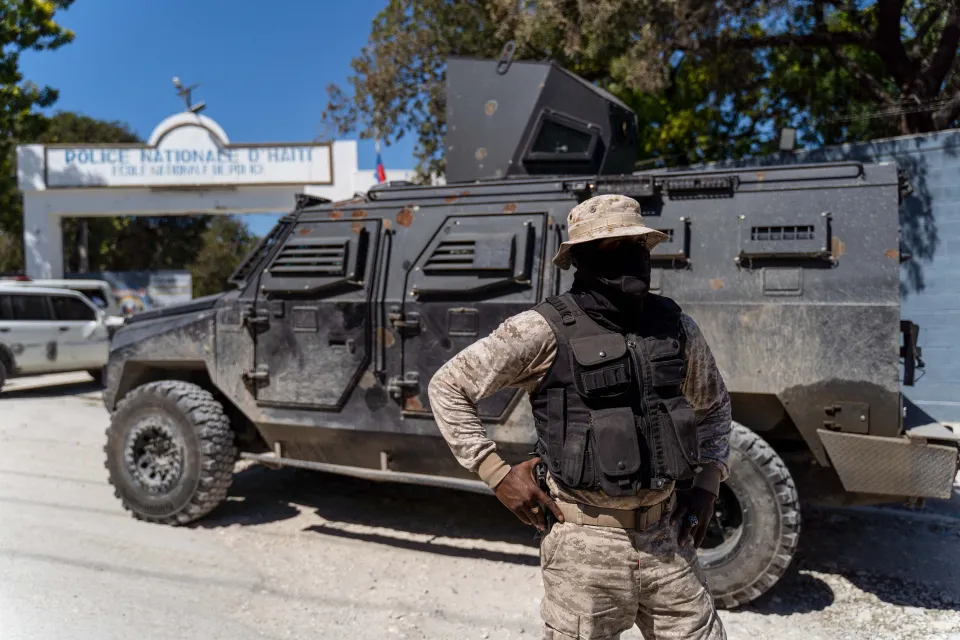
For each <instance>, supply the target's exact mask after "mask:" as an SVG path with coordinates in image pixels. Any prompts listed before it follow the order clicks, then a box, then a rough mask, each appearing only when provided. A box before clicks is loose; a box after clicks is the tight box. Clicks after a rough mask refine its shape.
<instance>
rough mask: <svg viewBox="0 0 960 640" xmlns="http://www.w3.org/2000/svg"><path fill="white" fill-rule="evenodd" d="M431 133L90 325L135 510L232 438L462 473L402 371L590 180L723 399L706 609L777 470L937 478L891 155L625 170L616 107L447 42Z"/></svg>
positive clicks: (510, 303) (210, 499)
mask: <svg viewBox="0 0 960 640" xmlns="http://www.w3.org/2000/svg"><path fill="white" fill-rule="evenodd" d="M447 132H448V134H447V141H446V148H447V149H448V154H447V183H446V184H445V185H440V186H437V185H432V186H416V185H412V184H409V183H389V184H385V185H380V186H378V187H377V188H375V189H373V190H371V191H370V192H368V193H366V194H363V195H362V197H361V196H358V197H357V198H355V199H353V200H350V201H345V202H336V203H331V202H326V201H322V200H320V199H317V198H314V197H310V196H306V195H303V196H300V197H299V198H298V200H297V203H296V208H295V210H294V211H293V213H291V214H290V215H288V216H286V217H284V218H283V219H281V220H280V221H279V223H278V224H277V226H276V227H275V228H274V229H273V230H272V231H271V232H270V233H269V234H268V235H267V236H266V237H265V238H263V240H262V241H261V242H260V244H259V245H258V246H257V247H256V248H255V249H254V251H253V252H252V253H251V254H250V255H249V256H247V257H246V259H245V260H244V262H243V263H242V264H241V266H240V267H239V269H238V270H237V272H236V273H235V274H234V276H233V278H232V282H233V284H234V285H235V286H236V288H235V289H233V290H232V291H229V292H227V293H223V294H220V295H216V296H211V297H207V298H201V299H198V300H194V301H192V302H190V303H188V304H185V305H180V306H176V307H170V308H165V309H160V310H155V311H148V312H145V313H141V314H138V315H137V316H134V317H133V318H130V319H128V320H127V324H126V325H125V326H124V327H123V328H122V329H120V330H119V331H118V332H117V333H116V335H115V337H114V340H113V344H112V351H111V356H110V363H109V368H108V372H109V373H108V386H107V389H106V392H105V393H104V401H105V403H106V406H107V408H108V410H109V411H110V412H111V414H112V419H111V425H110V428H109V429H108V442H107V447H106V456H107V465H108V468H109V472H110V479H111V482H112V483H113V485H114V487H115V488H116V490H117V495H118V497H119V498H120V500H121V501H122V503H123V504H124V506H125V507H126V508H128V509H129V510H130V511H132V513H133V514H134V515H135V516H136V517H138V518H142V519H144V520H149V521H153V522H161V523H169V524H183V523H187V522H191V521H193V520H196V519H197V518H200V517H202V516H204V515H205V514H207V513H209V512H210V511H211V510H213V509H215V508H216V506H217V504H218V503H219V502H220V501H221V500H223V499H224V497H225V496H226V493H227V490H228V487H229V484H230V478H231V470H232V464H233V462H234V460H235V459H236V458H237V457H238V456H239V457H244V458H249V459H253V460H257V461H261V462H268V463H271V464H279V465H289V466H298V467H304V468H308V469H317V470H325V471H335V472H339V473H347V474H351V475H356V476H360V477H368V478H373V479H384V480H393V481H401V482H415V483H423V484H435V485H440V486H448V487H454V488H460V489H465V490H471V491H481V492H485V491H488V490H487V488H486V486H485V485H483V484H482V483H481V482H480V481H479V480H477V479H476V478H475V477H471V476H470V474H469V473H468V472H467V471H466V470H464V469H463V468H461V467H460V466H459V465H458V464H457V463H456V461H455V459H454V458H453V456H452V455H450V451H449V449H448V447H447V445H446V443H445V442H444V441H443V439H442V438H441V437H440V434H439V432H438V430H437V428H436V425H435V423H434V422H433V418H432V414H431V408H430V401H429V398H428V397H427V393H426V385H427V382H429V380H430V378H431V377H432V376H433V374H434V373H435V372H436V371H437V369H438V368H439V367H440V366H441V365H442V364H443V363H444V362H446V360H447V359H449V358H450V357H452V356H453V355H454V354H456V353H457V352H458V351H460V350H461V349H463V348H464V347H465V346H467V345H469V344H470V343H472V342H474V341H475V340H477V339H478V338H480V337H482V336H485V335H487V334H488V333H489V332H490V331H491V330H493V329H494V328H495V327H496V326H498V325H499V324H500V323H501V322H502V321H503V320H504V319H506V318H507V317H509V316H512V315H514V314H516V313H518V312H520V311H523V310H526V309H529V308H531V307H532V306H534V305H535V304H536V303H537V302H539V301H541V300H543V299H544V298H546V297H547V296H550V295H553V294H556V293H559V292H561V291H563V290H565V289H566V288H567V287H568V286H569V284H570V282H571V279H572V272H561V271H560V270H559V269H557V268H555V267H554V266H552V265H551V264H550V263H549V260H548V258H547V257H548V256H552V255H553V254H554V253H555V252H556V250H557V247H558V246H559V244H560V243H561V242H562V241H563V240H564V239H565V226H564V221H565V220H566V216H567V214H568V213H569V211H570V209H571V208H572V207H573V206H575V205H576V204H577V203H578V202H582V201H583V200H585V199H587V198H589V197H591V196H594V195H597V194H604V193H619V194H625V195H628V196H630V197H632V198H635V199H637V200H638V201H639V202H640V203H641V204H642V208H643V215H644V219H645V221H646V222H647V223H648V224H649V225H650V226H653V227H655V228H657V229H659V230H661V231H662V232H664V233H665V234H667V236H668V239H667V240H666V241H664V242H662V243H661V244H660V245H658V246H657V248H656V249H655V250H654V251H653V259H654V261H655V262H654V269H653V278H652V286H651V289H652V290H653V292H654V293H662V294H664V295H667V296H669V297H671V298H672V299H674V300H676V301H677V302H678V303H679V304H680V305H681V306H682V307H683V310H684V311H685V312H686V313H687V314H689V315H690V316H691V317H693V318H694V320H695V321H696V322H697V323H698V325H699V326H700V327H701V328H702V330H703V332H704V334H705V335H706V337H707V340H708V342H709V344H710V346H711V349H712V350H713V352H714V355H715V357H716V359H717V362H718V364H719V366H720V369H721V371H722V373H723V375H724V378H725V381H726V384H727V387H728V389H729V391H730V393H731V396H732V399H733V407H734V418H735V421H736V423H735V425H734V429H733V433H732V437H731V456H730V467H731V475H730V478H729V480H728V481H727V482H726V483H724V485H723V486H722V489H721V494H720V498H719V500H718V502H717V518H716V519H715V521H714V524H713V528H712V530H711V532H710V535H709V537H708V540H707V543H706V544H705V546H704V548H703V549H701V561H702V563H703V566H704V568H705V570H706V573H707V577H708V579H709V582H710V585H711V590H712V592H713V593H714V595H715V597H716V598H717V601H718V603H719V604H720V605H721V606H725V607H732V606H736V605H738V604H743V603H746V602H749V601H751V600H753V599H754V598H756V597H758V596H760V595H761V594H762V593H764V592H765V591H766V590H768V589H769V588H770V587H772V586H773V585H774V584H775V583H776V582H777V580H778V579H779V577H780V576H781V575H782V574H783V573H784V571H785V570H786V568H787V567H788V565H789V564H790V562H791V559H792V557H793V554H794V551H795V549H796V546H797V541H798V537H799V535H800V528H801V523H800V510H799V496H798V492H797V489H796V484H795V481H794V477H795V476H796V475H798V474H800V475H802V476H803V477H804V480H805V483H804V486H810V487H812V489H810V490H809V491H810V493H808V494H807V495H805V498H817V499H840V500H843V501H845V502H848V503H849V502H866V501H891V500H896V499H900V498H904V497H905V498H923V497H928V498H948V497H950V494H951V491H952V482H953V478H954V476H955V474H956V470H957V438H958V436H957V434H955V433H954V432H953V431H951V430H950V429H949V428H947V427H945V426H943V425H927V426H925V427H924V428H923V429H922V430H907V429H905V428H904V422H903V402H902V398H901V393H900V385H901V368H902V369H903V376H904V380H903V383H904V384H912V377H913V371H914V368H915V367H916V366H917V365H919V364H921V363H920V362H919V348H918V347H917V345H916V336H917V331H916V325H914V324H912V323H910V322H909V321H901V318H900V289H899V287H900V280H899V270H900V266H899V261H898V260H894V259H891V257H890V256H891V254H895V253H896V252H897V251H898V248H899V244H898V242H899V240H898V234H899V221H898V205H899V199H900V190H901V181H900V179H899V176H898V172H897V167H896V166H895V165H893V164H864V163H858V162H846V163H833V164H817V165H804V166H783V167H765V168H764V169H763V170H762V171H751V170H743V169H739V170H729V171H701V170H698V171H677V172H655V173H632V169H633V167H634V163H635V160H636V149H637V137H638V136H637V124H636V117H635V116H634V114H633V112H631V111H630V109H629V108H627V107H626V105H624V104H623V103H621V102H620V101H619V100H617V99H616V98H615V97H613V96H611V95H609V94H608V93H606V92H604V91H602V90H600V89H598V88H597V87H595V86H593V85H591V84H589V83H587V82H585V81H583V80H582V79H580V78H579V77H577V76H575V75H573V74H571V73H569V72H568V71H566V70H564V69H562V68H560V67H558V66H556V65H554V64H552V63H539V62H537V63H535V62H519V61H511V60H509V59H506V60H500V61H489V60H475V59H458V58H454V59H451V60H450V61H449V64H448V68H447ZM480 415H481V417H482V418H483V419H484V421H485V423H486V426H487V429H488V431H489V433H490V435H491V437H492V438H493V439H494V440H496V442H497V444H498V448H499V452H500V454H501V455H502V456H503V457H504V459H506V460H507V461H508V462H511V463H516V462H519V461H521V460H523V459H525V458H526V457H527V456H528V455H529V452H530V451H531V449H532V446H533V444H534V442H535V439H536V436H535V430H534V426H533V419H532V416H531V414H530V407H529V402H528V400H527V397H526V396H525V395H524V394H522V392H520V391H515V390H503V391H500V392H498V393H497V394H495V395H493V396H492V397H490V398H487V399H485V400H483V401H482V402H481V403H480ZM787 463H789V467H788V464H787ZM808 476H809V478H808Z"/></svg>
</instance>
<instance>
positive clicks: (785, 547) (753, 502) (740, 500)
mask: <svg viewBox="0 0 960 640" xmlns="http://www.w3.org/2000/svg"><path fill="white" fill-rule="evenodd" d="M729 466H730V477H729V478H728V479H727V481H726V482H724V483H723V484H722V485H721V486H720V496H719V497H718V498H717V503H716V515H715V517H714V519H713V521H712V522H711V523H710V529H709V531H708V532H707V536H706V537H705V538H704V541H703V545H702V546H701V547H700V550H699V556H700V564H701V566H702V567H703V570H704V573H705V574H706V578H707V583H708V585H709V587H710V592H711V593H712V594H713V596H714V599H715V600H716V603H717V606H718V607H720V608H723V609H731V608H733V607H736V606H739V605H742V604H746V603H748V602H751V601H752V600H755V599H756V598H759V597H760V596H761V595H762V594H764V593H766V592H767V591H768V590H769V589H770V588H771V587H773V585H775V584H776V583H777V581H778V580H779V579H780V577H781V576H783V574H784V572H785V571H786V570H787V567H788V566H789V565H790V561H791V560H792V559H793V555H794V552H795V551H796V548H797V540H798V539H799V536H800V500H799V496H798V495H797V489H796V486H795V485H794V482H793V478H792V477H791V475H790V471H789V470H788V469H787V467H786V465H784V463H783V460H782V459H781V458H780V456H779V455H777V452H776V451H774V450H773V447H771V446H770V445H769V444H767V442H766V441H765V440H764V439H763V438H761V437H760V436H759V435H757V434H756V433H754V432H753V431H751V430H750V429H748V428H746V427H744V426H743V425H741V424H738V423H733V430H732V431H731V433H730V457H729Z"/></svg>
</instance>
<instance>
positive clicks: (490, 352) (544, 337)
mask: <svg viewBox="0 0 960 640" xmlns="http://www.w3.org/2000/svg"><path fill="white" fill-rule="evenodd" d="M556 354H557V342H556V337H555V336H554V334H553V329H551V328H550V325H549V324H548V323H547V321H546V320H545V319H544V318H543V316H541V315H540V314H539V313H537V312H536V311H533V310H530V311H524V312H523V313H520V314H517V315H515V316H513V317H511V318H508V319H507V320H506V321H504V322H503V324H501V325H500V326H499V327H498V328H497V329H495V330H494V331H493V333H491V334H490V335H489V336H487V337H485V338H483V339H481V340H478V341H477V342H474V343H473V344H472V345H470V346H469V347H467V348H466V349H464V350H463V351H461V352H460V353H458V354H457V355H455V356H454V357H453V358H452V359H450V360H449V361H447V362H446V363H445V364H444V365H443V366H442V367H441V368H440V370H439V371H437V373H436V374H435V375H434V376H433V378H432V379H431V380H430V385H429V387H428V389H427V392H428V394H429V397H430V408H431V410H432V411H433V415H434V417H435V418H436V421H437V426H438V427H439V428H440V433H441V434H442V435H443V438H444V440H446V442H447V444H448V445H449V446H450V449H451V451H453V455H454V456H455V457H456V458H457V461H458V462H460V464H461V465H463V466H464V467H466V468H467V469H469V470H470V471H473V472H476V473H478V474H479V475H480V477H481V478H482V479H483V481H484V482H486V483H487V484H488V485H489V486H491V487H495V486H496V485H497V483H499V482H500V480H502V479H503V477H504V476H506V475H507V472H508V471H509V470H510V467H509V466H508V465H507V464H506V463H505V462H504V461H503V460H502V459H501V458H500V456H499V455H497V453H496V448H497V447H496V444H495V443H494V442H493V440H491V439H490V438H489V437H487V434H486V430H485V429H484V428H483V424H482V423H481V422H480V418H479V417H478V415H477V403H478V402H480V400H482V399H484V398H486V397H488V396H491V395H493V394H494V393H496V392H497V391H499V390H500V389H503V388H504V387H517V388H520V389H523V390H524V391H526V392H528V393H530V392H532V391H533V390H534V389H535V388H536V386H537V384H538V383H539V382H540V380H542V379H543V376H544V375H545V374H546V372H547V371H548V370H549V369H550V365H551V364H553V361H554V359H555V358H556Z"/></svg>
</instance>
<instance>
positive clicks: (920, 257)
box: [727, 130, 960, 424]
mask: <svg viewBox="0 0 960 640" xmlns="http://www.w3.org/2000/svg"><path fill="white" fill-rule="evenodd" d="M842 160H859V161H865V162H889V161H895V162H896V163H897V165H898V166H899V167H900V168H902V169H903V170H904V171H905V173H906V175H907V176H908V177H909V180H910V184H911V185H912V186H913V188H914V194H913V195H912V196H910V197H909V198H907V199H906V200H904V202H903V204H902V205H901V208H900V222H901V252H902V253H909V254H911V255H912V256H913V257H912V259H911V260H909V261H907V262H906V263H904V264H903V265H902V270H901V305H902V306H901V317H902V318H903V319H905V320H912V321H913V322H916V323H917V324H918V325H920V346H921V347H922V349H923V360H924V361H925V362H926V369H925V370H924V371H922V372H918V375H919V379H918V380H917V382H916V384H915V385H914V386H912V387H904V388H903V391H904V395H905V397H906V405H907V413H908V415H907V422H908V424H910V423H914V422H916V421H919V422H925V421H926V420H925V418H927V417H930V418H934V419H936V420H939V421H941V422H950V423H960V130H951V131H943V132H939V133H935V134H927V135H922V136H904V137H899V138H890V139H885V140H875V141H873V142H869V143H863V144H856V145H844V146H840V147H828V148H825V149H818V150H816V151H809V152H795V153H791V154H782V155H779V154H778V155H775V156H769V157H765V158H761V159H757V160H750V161H743V162H740V163H737V165H738V166H759V165H772V164H790V163H807V162H823V161H842ZM727 166H729V165H727ZM924 414H926V415H924Z"/></svg>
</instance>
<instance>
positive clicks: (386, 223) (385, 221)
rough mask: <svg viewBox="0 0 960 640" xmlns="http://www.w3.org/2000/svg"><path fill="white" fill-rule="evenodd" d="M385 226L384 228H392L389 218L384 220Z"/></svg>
mask: <svg viewBox="0 0 960 640" xmlns="http://www.w3.org/2000/svg"><path fill="white" fill-rule="evenodd" d="M383 228H384V229H389V228H390V221H389V220H384V221H383Z"/></svg>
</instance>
